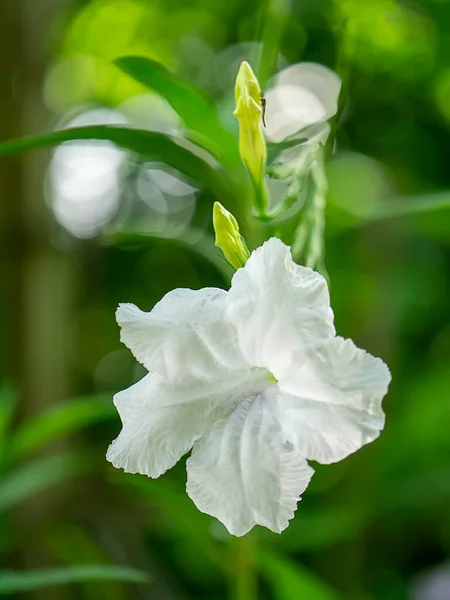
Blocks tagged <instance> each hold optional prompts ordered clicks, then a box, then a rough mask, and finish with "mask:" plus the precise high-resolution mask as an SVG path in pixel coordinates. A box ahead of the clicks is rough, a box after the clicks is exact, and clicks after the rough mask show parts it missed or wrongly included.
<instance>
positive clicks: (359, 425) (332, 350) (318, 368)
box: [279, 337, 391, 464]
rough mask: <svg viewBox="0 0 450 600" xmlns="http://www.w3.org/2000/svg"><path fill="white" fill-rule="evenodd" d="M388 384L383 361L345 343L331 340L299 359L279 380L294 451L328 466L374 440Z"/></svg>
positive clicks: (377, 431) (344, 341)
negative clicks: (295, 448)
mask: <svg viewBox="0 0 450 600" xmlns="http://www.w3.org/2000/svg"><path fill="white" fill-rule="evenodd" d="M390 380H391V375H390V372H389V369H388V367H387V366H386V365H385V363H384V362H383V361H382V360H381V359H380V358H375V357H374V356H372V355H371V354H369V353H368V352H365V351H364V350H361V349H359V348H357V347H356V346H355V344H354V343H353V342H352V340H349V339H344V338H341V337H335V338H333V339H331V340H328V341H326V342H324V343H322V344H321V345H318V346H316V347H313V348H311V349H309V350H308V351H307V352H305V353H304V354H303V355H300V356H298V357H297V361H296V362H295V363H294V364H292V365H291V366H290V368H289V369H288V370H287V371H286V372H285V373H284V377H283V378H282V379H281V380H280V382H279V386H280V388H281V390H282V393H281V394H280V396H279V403H280V412H281V414H282V422H283V424H284V427H285V429H286V431H289V432H290V433H291V435H292V436H293V439H294V440H295V443H296V446H297V448H298V450H299V452H300V453H302V454H303V455H304V456H305V457H306V458H307V459H308V460H315V461H317V462H319V463H322V464H330V463H334V462H338V461H340V460H342V459H343V458H346V457H347V456H348V455H349V454H352V453H353V452H356V451H357V450H359V448H361V447H362V446H364V445H365V444H368V443H370V442H372V441H374V440H375V439H376V438H377V437H378V436H379V434H380V431H381V430H382V429H383V427H384V422H385V416H384V413H383V410H382V406H381V404H382V400H383V397H384V396H385V395H386V393H387V390H388V386H389V382H390ZM283 392H284V393H283Z"/></svg>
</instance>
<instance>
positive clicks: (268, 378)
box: [266, 371, 278, 383]
mask: <svg viewBox="0 0 450 600" xmlns="http://www.w3.org/2000/svg"><path fill="white" fill-rule="evenodd" d="M266 381H267V382H268V383H278V379H277V378H276V377H275V375H272V373H271V372H270V371H268V374H267V376H266Z"/></svg>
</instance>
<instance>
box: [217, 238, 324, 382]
mask: <svg viewBox="0 0 450 600" xmlns="http://www.w3.org/2000/svg"><path fill="white" fill-rule="evenodd" d="M227 317H228V319H229V320H230V321H231V322H232V323H233V324H234V325H235V326H236V327H237V330H238V335H239V345H240V348H241V350H242V353H243V355H244V357H245V358H246V360H247V361H248V362H249V363H251V364H253V365H257V366H261V367H265V368H267V369H269V371H270V372H271V373H273V374H274V375H275V377H276V378H277V379H279V378H280V376H281V374H282V371H283V369H284V368H285V367H286V366H287V365H288V364H289V363H290V361H291V360H292V356H293V354H294V352H296V351H298V349H299V348H301V347H303V346H310V345H311V344H313V343H316V342H317V341H318V340H320V339H323V338H327V337H330V336H333V335H334V326H333V313H332V311H331V308H330V298H329V294H328V287H327V283H326V281H325V279H324V278H323V277H322V276H321V275H319V274H318V273H316V272H314V271H313V270H311V269H309V268H307V267H301V266H299V265H297V264H296V263H294V261H293V260H292V256H291V253H290V250H289V247H288V246H286V245H285V244H283V242H282V241H281V240H279V239H277V238H271V239H270V240H269V241H268V242H265V243H264V244H263V245H262V246H261V247H260V248H257V249H256V250H255V251H254V252H252V255H251V256H250V258H249V259H248V261H247V263H246V265H245V267H243V268H242V269H238V271H236V273H235V274H234V276H233V279H232V283H231V289H230V291H229V292H228V310H227Z"/></svg>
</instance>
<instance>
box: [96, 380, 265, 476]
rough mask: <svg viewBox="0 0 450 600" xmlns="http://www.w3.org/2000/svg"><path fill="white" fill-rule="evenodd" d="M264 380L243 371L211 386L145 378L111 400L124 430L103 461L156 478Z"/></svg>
mask: <svg viewBox="0 0 450 600" xmlns="http://www.w3.org/2000/svg"><path fill="white" fill-rule="evenodd" d="M265 377H266V373H265V372H263V371H258V370H253V371H247V370H246V371H236V372H234V373H233V374H232V376H231V377H229V378H227V379H225V380H219V379H217V380H215V381H214V382H212V383H211V384H209V383H205V382H203V381H199V380H194V379H191V380H189V381H188V382H183V383H180V384H173V383H172V382H170V381H168V380H166V379H164V378H163V377H161V376H160V375H157V374H149V375H146V376H145V377H144V378H143V379H141V380H140V381H138V382H137V383H135V384H134V385H132V386H131V387H129V388H127V389H126V390H123V391H121V392H119V393H118V394H116V395H115V396H114V404H115V406H116V408H117V410H118V412H119V415H120V418H121V420H122V425H123V426H122V430H121V432H120V433H119V435H118V437H117V438H116V439H115V440H114V441H113V442H112V444H111V445H110V446H109V448H108V451H107V455H106V458H107V460H109V461H110V462H111V463H112V464H113V465H114V466H115V467H116V468H121V469H124V471H125V472H127V473H141V474H142V475H147V476H148V477H153V478H156V477H159V476H160V475H162V473H164V472H165V471H167V470H168V469H170V468H171V467H173V466H174V465H175V463H176V462H178V460H179V459H180V458H181V457H182V456H183V455H184V454H186V452H188V451H189V450H190V449H191V448H192V444H193V443H194V442H195V441H196V440H198V439H199V438H200V437H201V436H202V435H203V434H204V433H205V431H207V430H209V428H210V427H211V426H212V425H213V423H215V422H216V421H217V420H219V419H221V418H223V417H225V416H228V415H229V414H230V413H231V412H232V411H233V410H234V408H235V407H236V405H237V403H238V402H239V401H240V398H242V397H245V395H246V393H248V391H249V390H252V389H253V388H254V386H260V385H261V382H263V381H264V378H265Z"/></svg>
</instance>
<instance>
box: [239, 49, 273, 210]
mask: <svg viewBox="0 0 450 600" xmlns="http://www.w3.org/2000/svg"><path fill="white" fill-rule="evenodd" d="M234 95H235V99H236V109H235V111H234V113H233V114H234V115H235V116H236V118H237V119H238V121H239V152H240V155H241V158H242V161H243V162H244V164H245V166H246V167H247V169H248V170H249V172H250V175H251V176H252V179H253V182H254V184H255V186H256V192H257V203H258V205H259V208H260V209H261V211H262V212H264V211H265V205H266V203H267V194H266V190H265V184H264V174H265V167H266V158H267V148H266V141H265V139H264V135H263V132H262V128H261V122H262V118H263V116H264V106H263V102H264V99H263V95H262V93H261V88H260V87H259V83H258V80H257V79H256V76H255V74H254V73H253V71H252V69H251V67H250V65H249V64H248V62H246V61H243V62H242V63H241V66H240V68H239V72H238V74H237V77H236V85H235V88H234Z"/></svg>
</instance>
